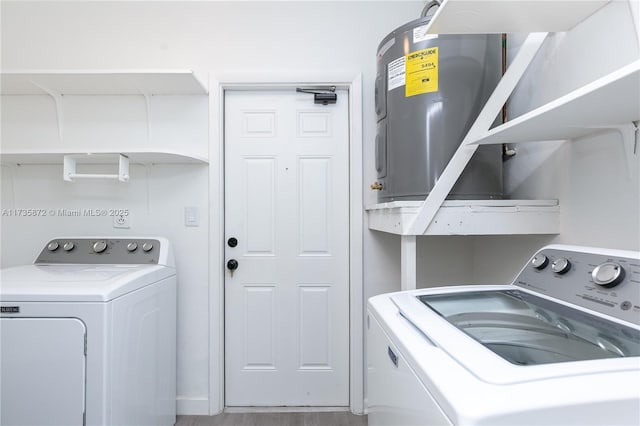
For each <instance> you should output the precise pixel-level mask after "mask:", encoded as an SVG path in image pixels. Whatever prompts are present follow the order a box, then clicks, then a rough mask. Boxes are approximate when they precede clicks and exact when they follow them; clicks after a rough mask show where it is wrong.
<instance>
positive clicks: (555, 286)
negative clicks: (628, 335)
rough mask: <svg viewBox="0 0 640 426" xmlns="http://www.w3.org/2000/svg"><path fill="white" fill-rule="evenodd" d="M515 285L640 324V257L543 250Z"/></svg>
mask: <svg viewBox="0 0 640 426" xmlns="http://www.w3.org/2000/svg"><path fill="white" fill-rule="evenodd" d="M514 284H515V285H517V286H520V287H524V288H528V289H530V290H532V291H535V292H537V293H542V294H546V295H548V296H550V297H554V298H557V299H560V300H563V301H565V302H569V303H573V304H575V305H578V306H582V307H584V308H587V309H590V310H594V311H596V312H600V313H603V314H607V315H610V316H612V317H616V318H619V319H621V320H624V321H628V322H630V323H634V324H639V325H640V254H638V253H636V252H625V251H621V250H611V251H607V250H598V251H594V252H589V251H581V250H577V249H575V250H572V249H565V248H561V247H558V246H550V247H546V248H543V249H542V250H540V251H539V252H538V253H536V254H535V256H533V257H532V258H531V259H530V261H529V262H528V264H527V265H526V266H525V267H524V269H523V270H522V271H521V272H520V275H518V277H517V278H516V280H515V282H514Z"/></svg>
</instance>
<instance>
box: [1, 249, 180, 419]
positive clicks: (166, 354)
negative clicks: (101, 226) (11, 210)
mask: <svg viewBox="0 0 640 426" xmlns="http://www.w3.org/2000/svg"><path fill="white" fill-rule="evenodd" d="M0 279H1V284H0V309H1V317H0V345H1V346H0V374H1V377H2V380H1V389H0V424H1V425H2V426H17V425H33V426H35V425H37V426H48V425H59V426H62V425H64V426H71V425H114V426H115V425H118V426H134V425H135V426H141V425H154V426H158V425H173V424H174V423H175V419H176V411H175V410H176V408H175V407H176V272H175V264H174V260H173V254H172V251H171V246H170V245H169V242H168V241H167V240H166V239H164V238H84V237H82V238H57V239H55V240H52V241H50V242H48V243H47V244H46V246H45V247H44V249H43V250H42V251H41V253H40V255H39V256H38V257H37V259H36V260H35V262H34V264H32V265H25V266H18V267H12V268H6V269H3V270H1V271H0Z"/></svg>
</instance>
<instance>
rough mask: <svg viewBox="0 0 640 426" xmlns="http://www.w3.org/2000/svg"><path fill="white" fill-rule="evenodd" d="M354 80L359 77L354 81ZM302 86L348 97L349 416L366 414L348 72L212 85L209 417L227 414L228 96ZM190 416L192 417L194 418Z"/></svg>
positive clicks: (356, 112)
mask: <svg viewBox="0 0 640 426" xmlns="http://www.w3.org/2000/svg"><path fill="white" fill-rule="evenodd" d="M354 74H355V76H354ZM301 85H332V86H336V88H338V89H347V90H348V91H349V194H350V196H349V222H350V223H349V242H350V243H349V281H350V282H349V307H350V309H349V315H350V317H349V322H350V334H349V339H350V341H349V354H350V355H349V375H350V377H349V383H350V393H349V399H350V403H349V405H350V407H349V408H350V410H351V412H353V413H354V414H364V343H363V342H364V328H363V327H364V296H363V295H364V288H363V226H364V205H363V192H362V191H363V189H362V188H363V187H362V172H363V168H362V144H363V139H362V75H361V74H359V73H358V74H356V73H347V72H329V73H319V72H317V71H313V72H309V73H301V74H300V73H293V74H289V73H284V74H279V75H266V76H265V75H264V74H256V73H246V72H235V73H233V74H229V75H228V76H216V77H212V78H210V80H209V88H210V90H209V185H210V186H209V211H210V213H209V221H210V223H209V229H210V231H209V232H210V235H209V407H208V408H209V410H208V413H209V415H215V414H218V413H221V412H223V410H224V408H225V407H224V400H225V397H224V265H223V263H224V262H223V261H222V260H223V253H224V213H223V212H224V130H223V126H222V123H224V92H225V90H230V89H234V90H243V89H244V90H261V89H264V90H267V89H279V88H295V87H298V86H301ZM190 414H192V413H190Z"/></svg>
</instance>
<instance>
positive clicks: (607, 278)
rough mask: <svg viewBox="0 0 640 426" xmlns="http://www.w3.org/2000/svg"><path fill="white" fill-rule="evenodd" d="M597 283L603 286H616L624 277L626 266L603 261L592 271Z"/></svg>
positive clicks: (592, 276)
mask: <svg viewBox="0 0 640 426" xmlns="http://www.w3.org/2000/svg"><path fill="white" fill-rule="evenodd" d="M591 278H592V279H593V282H594V283H595V284H598V285H599V286H602V287H615V286H617V285H618V284H620V283H621V282H622V280H623V279H624V268H623V267H622V266H620V264H618V263H614V262H605V263H602V264H600V265H598V266H596V268H595V269H594V270H593V272H591Z"/></svg>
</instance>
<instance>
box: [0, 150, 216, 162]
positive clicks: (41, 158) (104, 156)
mask: <svg viewBox="0 0 640 426" xmlns="http://www.w3.org/2000/svg"><path fill="white" fill-rule="evenodd" d="M117 154H123V155H125V156H127V157H129V162H130V163H132V164H207V163H208V161H207V159H206V158H202V157H199V156H191V155H188V154H184V153H177V152H171V151H162V152H158V151H144V152H143V151H135V152H117V153H114V152H92V153H91V154H88V153H86V152H84V153H76V152H68V151H65V152H62V151H49V152H41V151H39V152H36V151H33V152H6V151H3V152H2V153H0V162H1V163H2V164H60V165H62V164H63V158H64V156H65V155H74V156H78V157H79V158H81V159H82V160H81V162H82V164H113V163H114V162H115V161H116V160H114V158H116V156H117Z"/></svg>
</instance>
